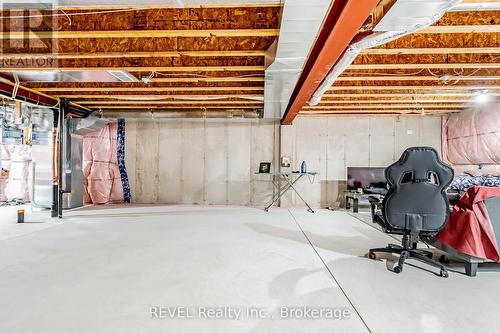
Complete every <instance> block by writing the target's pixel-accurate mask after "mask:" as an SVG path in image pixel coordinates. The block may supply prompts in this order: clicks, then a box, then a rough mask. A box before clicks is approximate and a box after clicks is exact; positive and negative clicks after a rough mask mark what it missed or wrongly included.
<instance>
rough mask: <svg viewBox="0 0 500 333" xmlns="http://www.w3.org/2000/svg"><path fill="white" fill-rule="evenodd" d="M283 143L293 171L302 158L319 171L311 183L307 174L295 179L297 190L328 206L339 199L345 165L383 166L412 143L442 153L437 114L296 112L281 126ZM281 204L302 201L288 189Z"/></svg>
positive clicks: (309, 167) (318, 203) (439, 119)
mask: <svg viewBox="0 0 500 333" xmlns="http://www.w3.org/2000/svg"><path fill="white" fill-rule="evenodd" d="M281 142H282V146H281V149H282V155H283V156H290V157H291V158H292V167H293V169H294V170H297V169H299V168H300V164H301V163H302V161H306V163H307V168H308V170H309V171H317V172H319V175H318V176H316V179H314V182H313V178H312V177H311V178H310V179H305V180H304V181H302V182H300V183H298V184H297V189H298V191H299V193H300V194H301V195H302V196H303V197H304V199H305V200H306V201H307V202H308V203H309V204H311V205H313V206H315V207H319V206H322V207H326V206H330V205H332V204H334V203H335V202H343V198H342V197H343V196H342V192H343V191H344V190H345V189H346V186H347V185H346V180H347V167H348V166H359V167H386V166H388V165H389V164H391V163H393V162H394V161H396V160H397V159H399V157H400V156H401V154H402V153H403V151H404V150H405V149H406V148H408V147H412V146H431V147H434V148H436V149H437V150H438V152H439V153H440V154H441V117H431V116H416V117H414V116H406V117H405V116H400V117H397V116H387V117H369V116H361V117H328V118H325V117H298V118H296V119H295V121H294V125H292V126H284V127H283V128H282V135H281ZM310 182H312V184H311V183H310ZM282 204H283V205H285V206H301V205H303V204H302V201H301V200H300V199H299V198H297V197H296V195H295V194H294V193H291V192H290V193H288V194H287V195H286V197H285V198H284V199H283V201H282Z"/></svg>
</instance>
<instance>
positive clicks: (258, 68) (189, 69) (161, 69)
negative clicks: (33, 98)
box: [3, 66, 265, 72]
mask: <svg viewBox="0 0 500 333" xmlns="http://www.w3.org/2000/svg"><path fill="white" fill-rule="evenodd" d="M264 69H265V67H264V66H177V67H161V66H148V67H133V66H132V67H130V66H126V67H54V68H47V67H26V68H19V67H18V68H10V67H5V68H4V69H3V70H4V71H6V72H33V71H35V72H36V71H38V72H39V71H51V70H60V71H73V72H74V71H77V72H81V71H113V70H122V71H129V72H152V71H156V72H213V71H263V70H264Z"/></svg>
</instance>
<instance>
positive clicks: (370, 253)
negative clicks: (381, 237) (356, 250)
mask: <svg viewBox="0 0 500 333" xmlns="http://www.w3.org/2000/svg"><path fill="white" fill-rule="evenodd" d="M368 258H370V259H373V260H375V259H377V255H376V254H375V253H374V252H368Z"/></svg>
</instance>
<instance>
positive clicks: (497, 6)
mask: <svg viewBox="0 0 500 333" xmlns="http://www.w3.org/2000/svg"><path fill="white" fill-rule="evenodd" d="M481 10H500V2H461V3H458V4H457V5H456V6H454V7H453V8H452V9H450V12H468V11H481Z"/></svg>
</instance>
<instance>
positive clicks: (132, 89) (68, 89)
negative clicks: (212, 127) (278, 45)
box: [34, 86, 264, 97]
mask: <svg viewBox="0 0 500 333" xmlns="http://www.w3.org/2000/svg"><path fill="white" fill-rule="evenodd" d="M34 89H35V90H39V91H45V92H60V91H65V92H66V94H64V95H62V96H66V95H68V96H71V97H73V95H71V94H73V93H75V92H82V91H87V92H124V91H128V92H166V91H228V90H229V91H231V90H239V91H255V90H264V87H262V86H261V87H140V88H139V87H50V88H34ZM68 93H69V94H68ZM97 96H100V95H97Z"/></svg>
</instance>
